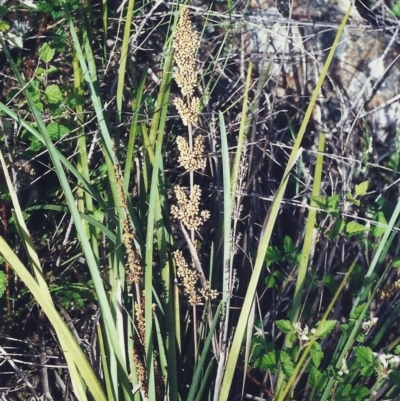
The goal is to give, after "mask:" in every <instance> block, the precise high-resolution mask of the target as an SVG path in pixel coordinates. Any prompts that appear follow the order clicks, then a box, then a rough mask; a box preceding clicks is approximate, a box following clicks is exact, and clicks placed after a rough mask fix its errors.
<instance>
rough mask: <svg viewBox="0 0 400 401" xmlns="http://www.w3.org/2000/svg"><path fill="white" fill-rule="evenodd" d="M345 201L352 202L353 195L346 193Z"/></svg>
mask: <svg viewBox="0 0 400 401" xmlns="http://www.w3.org/2000/svg"><path fill="white" fill-rule="evenodd" d="M346 199H347V200H349V201H353V200H354V198H353V195H352V194H351V192H346Z"/></svg>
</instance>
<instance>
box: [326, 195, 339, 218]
mask: <svg viewBox="0 0 400 401" xmlns="http://www.w3.org/2000/svg"><path fill="white" fill-rule="evenodd" d="M339 201H340V198H339V195H333V196H330V197H329V198H328V212H329V213H331V214H333V215H335V214H337V213H338V212H339Z"/></svg>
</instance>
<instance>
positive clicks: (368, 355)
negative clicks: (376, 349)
mask: <svg viewBox="0 0 400 401" xmlns="http://www.w3.org/2000/svg"><path fill="white" fill-rule="evenodd" d="M354 353H355V355H356V358H357V361H358V362H360V364H361V366H363V367H365V366H371V365H372V363H373V360H374V356H373V355H372V350H371V348H369V347H364V346H360V347H357V348H356V349H355V350H354Z"/></svg>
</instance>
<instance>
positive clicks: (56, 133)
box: [46, 122, 71, 141]
mask: <svg viewBox="0 0 400 401" xmlns="http://www.w3.org/2000/svg"><path fill="white" fill-rule="evenodd" d="M46 128H47V131H48V133H49V135H50V138H51V139H53V140H54V141H57V140H58V139H60V138H62V137H63V136H65V135H68V134H69V133H70V132H71V130H70V129H69V128H68V127H66V126H65V125H62V124H59V123H56V122H52V123H50V124H49V125H48V126H47V127H46Z"/></svg>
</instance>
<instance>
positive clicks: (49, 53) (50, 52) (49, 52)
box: [39, 43, 55, 63]
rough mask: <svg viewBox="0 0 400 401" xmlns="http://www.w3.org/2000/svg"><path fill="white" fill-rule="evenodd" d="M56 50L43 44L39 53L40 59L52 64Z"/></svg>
mask: <svg viewBox="0 0 400 401" xmlns="http://www.w3.org/2000/svg"><path fill="white" fill-rule="evenodd" d="M54 54H55V50H54V49H52V48H51V47H50V46H49V44H48V43H43V45H42V47H41V48H40V51H39V57H40V58H41V59H42V60H43V61H44V62H45V63H50V61H51V60H53V57H54Z"/></svg>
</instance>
